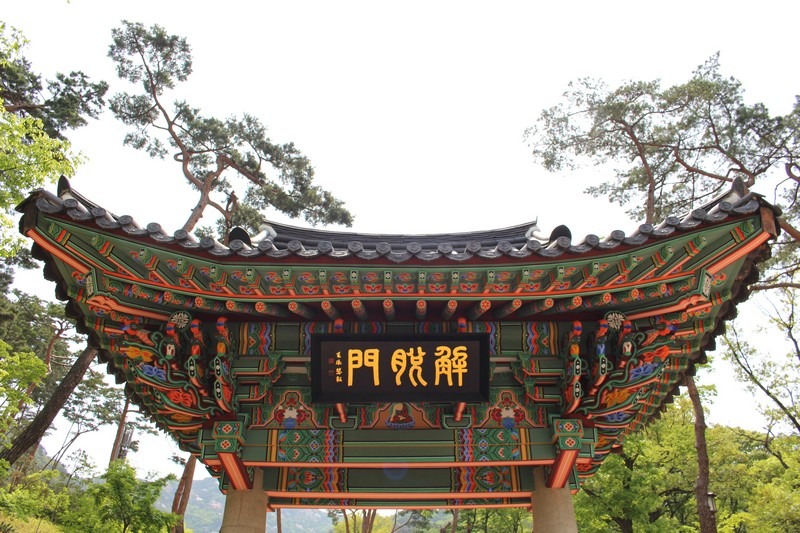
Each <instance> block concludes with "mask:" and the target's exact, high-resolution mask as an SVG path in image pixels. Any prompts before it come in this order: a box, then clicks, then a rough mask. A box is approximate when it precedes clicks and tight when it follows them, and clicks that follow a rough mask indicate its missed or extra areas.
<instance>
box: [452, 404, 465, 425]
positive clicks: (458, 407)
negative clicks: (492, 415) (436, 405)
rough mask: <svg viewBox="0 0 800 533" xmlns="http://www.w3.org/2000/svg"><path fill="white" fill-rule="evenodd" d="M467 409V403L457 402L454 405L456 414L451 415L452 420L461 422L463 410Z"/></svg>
mask: <svg viewBox="0 0 800 533" xmlns="http://www.w3.org/2000/svg"><path fill="white" fill-rule="evenodd" d="M466 408H467V402H458V403H457V404H456V412H455V413H454V414H453V420H455V421H456V422H461V419H462V418H463V417H464V410H465V409H466Z"/></svg>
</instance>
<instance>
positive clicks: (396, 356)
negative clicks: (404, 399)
mask: <svg viewBox="0 0 800 533" xmlns="http://www.w3.org/2000/svg"><path fill="white" fill-rule="evenodd" d="M424 357H425V352H423V351H422V347H420V346H417V348H416V349H415V348H410V349H409V350H408V351H406V350H403V349H402V348H398V349H397V350H395V351H394V353H393V354H392V372H394V373H395V378H394V381H395V383H396V384H397V386H398V387H399V386H400V385H401V378H402V377H403V374H404V373H405V371H406V368H408V380H409V381H410V382H411V385H413V386H414V387H416V386H417V385H422V386H423V387H427V386H428V382H427V381H425V378H423V377H422V360H423V359H424Z"/></svg>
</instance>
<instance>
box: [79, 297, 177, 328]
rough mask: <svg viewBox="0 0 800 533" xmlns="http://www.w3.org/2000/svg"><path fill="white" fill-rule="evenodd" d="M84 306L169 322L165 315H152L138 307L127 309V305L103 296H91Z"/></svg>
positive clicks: (167, 316)
mask: <svg viewBox="0 0 800 533" xmlns="http://www.w3.org/2000/svg"><path fill="white" fill-rule="evenodd" d="M86 304H87V305H96V306H97V307H102V308H107V309H112V310H114V311H120V312H122V313H127V314H129V315H133V316H141V317H144V318H152V319H153V320H161V321H164V322H166V321H167V320H169V315H165V314H162V313H153V312H152V311H145V310H143V309H140V308H138V307H129V306H127V305H123V304H121V303H119V302H118V301H117V300H115V299H114V298H111V297H110V296H103V295H96V296H92V297H91V298H89V299H88V300H86Z"/></svg>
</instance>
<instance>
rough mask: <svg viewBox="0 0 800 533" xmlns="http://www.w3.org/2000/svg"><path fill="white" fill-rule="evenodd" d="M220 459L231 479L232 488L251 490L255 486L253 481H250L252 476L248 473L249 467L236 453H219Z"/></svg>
mask: <svg viewBox="0 0 800 533" xmlns="http://www.w3.org/2000/svg"><path fill="white" fill-rule="evenodd" d="M218 457H219V460H220V462H221V463H222V468H224V469H225V473H226V474H227V475H228V479H230V480H231V488H233V489H234V490H250V489H252V488H253V482H252V481H250V476H248V475H247V469H246V467H245V466H244V463H242V460H241V459H239V456H238V455H236V454H235V453H219V454H218Z"/></svg>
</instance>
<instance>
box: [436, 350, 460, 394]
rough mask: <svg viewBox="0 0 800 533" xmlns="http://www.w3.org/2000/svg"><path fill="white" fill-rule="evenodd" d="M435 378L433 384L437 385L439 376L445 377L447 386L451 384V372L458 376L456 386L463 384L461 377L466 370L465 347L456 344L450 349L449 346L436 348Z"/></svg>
mask: <svg viewBox="0 0 800 533" xmlns="http://www.w3.org/2000/svg"><path fill="white" fill-rule="evenodd" d="M434 355H435V356H436V365H435V366H436V380H435V382H434V385H439V377H440V376H444V377H445V378H446V379H447V386H448V387H452V386H453V374H456V377H457V378H458V386H459V387H461V386H462V385H463V377H464V374H465V373H466V372H467V347H466V346H456V347H455V348H453V349H452V350H451V349H450V347H449V346H438V347H437V348H436V353H435V354H434Z"/></svg>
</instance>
